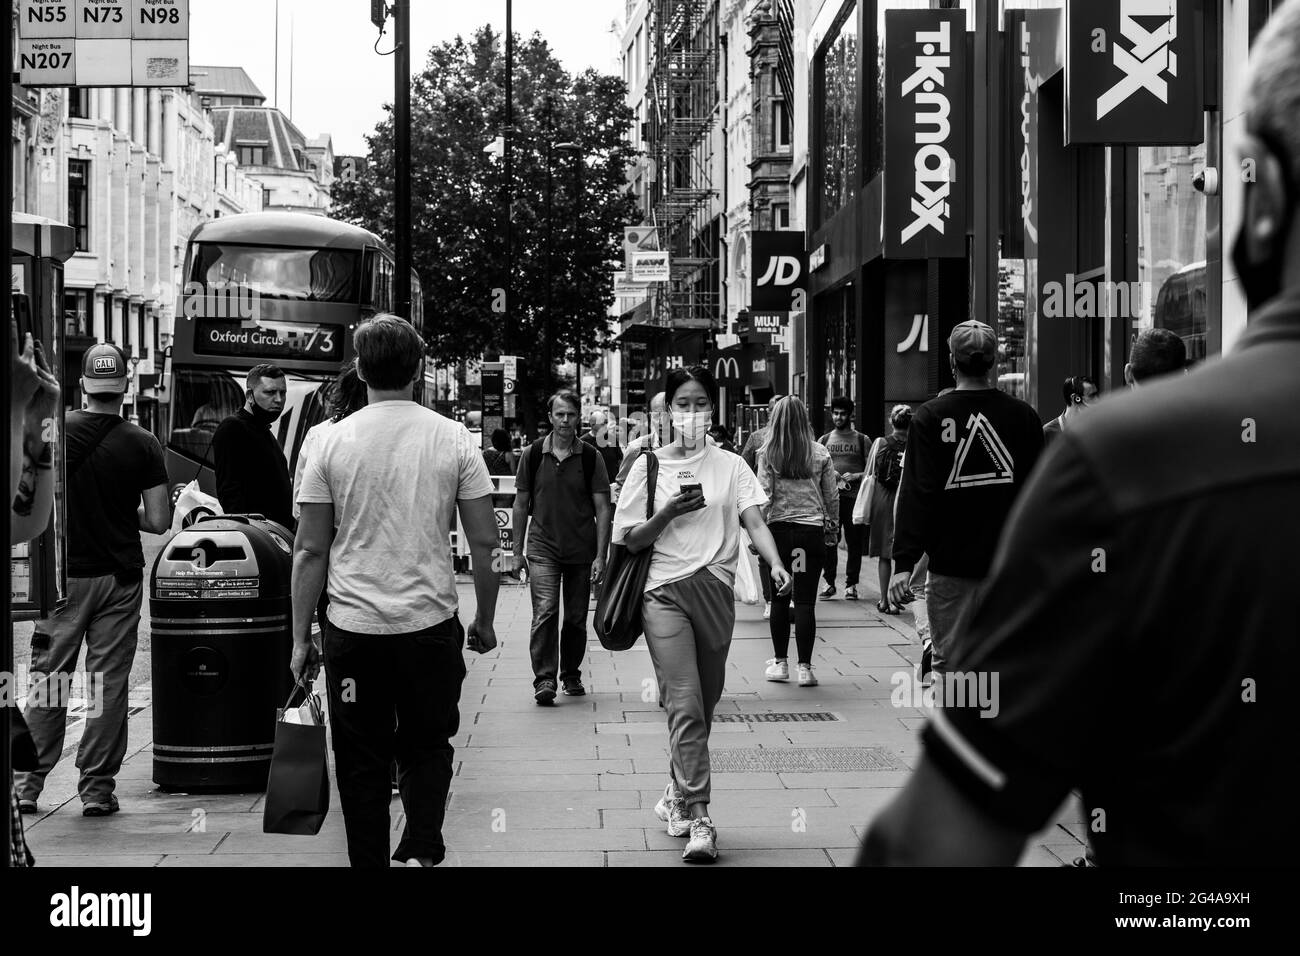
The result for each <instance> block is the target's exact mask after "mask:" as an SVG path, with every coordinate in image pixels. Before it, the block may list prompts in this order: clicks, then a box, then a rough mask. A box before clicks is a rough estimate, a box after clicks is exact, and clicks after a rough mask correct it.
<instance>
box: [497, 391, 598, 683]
mask: <svg viewBox="0 0 1300 956" xmlns="http://www.w3.org/2000/svg"><path fill="white" fill-rule="evenodd" d="M547 408H548V415H549V418H550V421H551V425H552V428H553V430H552V432H551V434H550V435H548V436H547V437H546V438H543V439H542V440H541V441H536V442H533V444H532V445H530V446H529V447H528V448H527V449H526V450H525V451H524V454H523V455H522V456H521V458H520V461H519V472H518V474H516V476H515V504H514V514H513V519H514V523H513V527H514V534H515V541H516V546H515V559H514V562H515V566H514V570H515V571H519V570H523V569H524V568H525V567H526V568H527V571H528V589H529V591H530V593H531V595H532V601H533V623H532V630H531V632H530V633H529V637H528V651H529V655H530V656H531V658H532V664H533V699H534V700H535V701H536V702H537V703H538V704H540V705H542V706H549V705H550V704H553V703H554V702H555V695H556V691H557V689H558V688H557V680H558V682H559V684H560V685H562V686H563V688H564V693H565V695H566V696H569V697H581V696H583V695H584V694H586V693H587V689H586V688H585V687H584V686H583V684H582V659H583V656H584V655H585V654H586V651H587V611H588V604H589V603H590V600H591V588H592V585H593V584H596V585H598V584H599V583H600V582H601V580H602V579H603V578H604V576H605V556H606V552H607V551H608V550H609V532H610V521H611V518H612V511H611V509H610V504H609V476H608V475H607V474H606V472H605V460H604V459H603V458H602V457H601V456H600V453H599V452H598V451H597V450H596V449H595V448H594V447H592V446H591V445H589V444H587V443H586V442H584V441H580V440H579V439H578V429H577V425H578V419H579V416H580V415H581V408H582V406H581V401H580V399H579V398H578V396H577V395H575V394H574V393H573V392H568V391H563V392H556V393H555V394H554V395H552V396H551V398H550V401H549V402H547ZM530 518H531V521H530ZM525 541H526V542H527V544H526V547H527V551H526V554H525V553H521V552H522V551H523V549H522V548H521V547H520V544H521V543H523V542H525ZM561 603H563V611H561ZM561 617H562V620H563V624H562V625H561V623H560V622H561Z"/></svg>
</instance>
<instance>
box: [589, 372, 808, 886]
mask: <svg viewBox="0 0 1300 956" xmlns="http://www.w3.org/2000/svg"><path fill="white" fill-rule="evenodd" d="M664 391H665V404H666V406H667V409H668V411H669V413H670V414H671V417H672V425H673V441H672V443H671V444H667V445H664V446H663V447H661V448H659V449H656V450H655V451H654V452H653V454H654V455H655V456H656V457H657V458H658V461H659V473H658V478H657V481H656V488H655V511H654V517H652V518H650V519H649V520H647V519H646V516H645V515H646V463H645V455H641V456H639V457H638V459H637V461H636V463H635V464H634V465H633V466H632V469H631V471H630V472H629V473H628V475H627V480H626V482H625V483H624V485H623V490H622V494H621V495H620V496H619V501H618V509H617V511H616V512H615V514H614V538H613V539H614V541H616V542H619V543H623V544H626V545H627V547H628V549H629V550H631V551H633V552H637V551H643V550H645V549H646V548H653V549H654V554H653V556H652V558H651V560H650V573H649V577H648V579H647V581H646V595H645V599H644V604H643V605H642V621H643V625H644V630H645V637H646V644H647V646H648V647H649V649H650V657H651V660H652V661H653V662H654V668H655V676H656V678H657V679H658V681H659V696H660V700H661V701H662V702H663V705H664V710H665V711H666V712H667V714H668V736H669V750H670V757H671V759H670V762H669V775H670V779H669V783H668V786H667V787H666V788H665V790H664V795H663V798H662V799H661V800H660V801H659V804H658V805H657V806H656V807H655V813H656V814H657V815H658V816H659V819H660V820H662V821H664V822H665V823H666V824H667V825H668V833H669V835H670V836H689V837H690V840H689V842H688V843H687V845H686V849H685V851H684V852H683V853H682V859H684V860H687V861H689V862H696V863H712V862H713V861H714V860H716V859H717V857H718V850H717V831H716V829H715V828H714V826H713V821H712V820H711V819H710V818H709V783H710V777H709V729H710V724H711V723H712V720H713V709H714V707H715V706H716V705H717V703H718V700H719V698H721V696H722V688H723V684H724V682H725V677H726V666H727V652H728V650H729V649H730V647H731V632H732V629H733V627H734V625H735V621H736V610H735V603H734V601H735V596H734V593H733V591H732V585H733V582H734V581H735V576H736V559H737V556H738V554H739V548H740V525H741V523H742V522H743V523H744V525H745V529H746V530H747V531H748V532H749V536H750V539H751V540H752V541H753V542H754V545H755V547H757V548H758V551H759V554H761V555H762V556H763V558H764V559H765V560H766V561H767V562H768V564H769V565H770V566H771V568H772V572H771V573H772V580H773V582H774V583H775V584H776V586H777V587H778V588H779V589H780V590H781V591H783V592H784V591H788V589H789V588H790V575H789V573H788V572H787V571H786V569H785V566H784V565H783V564H782V562H781V556H780V555H779V554H778V553H777V548H776V544H775V542H774V541H773V540H772V535H771V534H770V533H769V532H768V530H767V525H766V524H764V522H763V515H762V513H761V512H760V510H759V509H760V507H761V506H762V505H763V504H765V503H766V502H767V496H766V495H764V494H763V490H762V489H761V488H760V487H759V484H758V479H757V478H755V476H754V473H753V472H752V471H750V469H749V466H748V465H746V464H745V462H744V461H743V460H742V459H741V458H739V457H738V456H736V455H732V454H730V453H728V452H725V451H723V450H722V449H720V448H718V447H716V446H715V445H711V444H709V443H708V442H707V441H706V440H705V439H706V436H707V434H708V431H709V426H710V425H711V424H712V423H713V413H714V409H715V408H716V407H717V394H718V386H717V383H716V382H715V381H714V379H713V376H712V375H710V374H709V372H708V370H707V369H705V368H700V367H696V368H692V369H674V370H673V371H672V372H670V373H669V374H668V380H667V385H666V387H665V389H664Z"/></svg>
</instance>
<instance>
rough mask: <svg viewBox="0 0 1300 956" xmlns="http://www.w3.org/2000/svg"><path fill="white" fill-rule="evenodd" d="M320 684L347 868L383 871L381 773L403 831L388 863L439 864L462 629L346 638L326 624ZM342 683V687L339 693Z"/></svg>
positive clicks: (384, 794)
mask: <svg viewBox="0 0 1300 956" xmlns="http://www.w3.org/2000/svg"><path fill="white" fill-rule="evenodd" d="M324 633H325V678H326V683H327V685H328V687H329V708H330V709H329V720H330V730H331V736H332V737H333V740H334V762H335V769H336V773H337V776H338V786H339V802H340V803H341V804H342V805H343V824H344V827H345V829H346V830H347V837H348V859H349V860H350V861H351V863H352V865H353V866H388V865H389V864H388V833H389V830H390V829H391V822H390V820H389V816H388V807H389V804H390V803H391V801H392V789H391V781H390V779H389V768H390V765H391V763H392V761H393V760H394V758H396V760H397V768H398V775H397V777H398V788H399V789H400V790H401V794H402V807H403V809H404V810H405V811H406V827H405V829H404V830H403V831H402V839H401V842H400V843H398V845H397V852H396V853H394V854H393V857H392V858H393V859H394V860H398V861H401V862H405V861H406V860H409V859H411V858H412V857H431V858H432V859H433V861H434V863H435V864H437V863H441V862H442V860H443V858H444V857H445V856H446V855H447V848H446V845H445V844H444V843H443V840H442V821H443V814H444V810H445V808H446V805H447V791H448V789H449V788H450V786H451V775H452V756H453V754H454V753H455V751H454V749H453V748H452V746H451V738H452V737H454V736H456V731H457V730H458V729H459V727H460V710H459V709H458V706H457V705H458V704H459V703H460V687H461V683H462V682H463V681H464V680H465V658H464V656H463V652H462V648H463V647H464V645H465V629H464V628H463V627H462V626H461V623H460V620H459V619H457V618H455V617H452V618H450V619H448V620H446V621H443V622H442V623H441V624H438V625H436V626H434V627H431V628H427V629H426V630H423V631H416V632H414V633H411V634H354V633H352V632H350V631H344V630H342V629H340V628H337V627H335V626H334V624H333V623H331V622H329V621H326V622H325V625H324ZM345 684H347V686H346V687H345V686H344V685H345Z"/></svg>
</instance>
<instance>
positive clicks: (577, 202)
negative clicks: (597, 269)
mask: <svg viewBox="0 0 1300 956" xmlns="http://www.w3.org/2000/svg"><path fill="white" fill-rule="evenodd" d="M552 148H553V149H554V151H555V152H557V153H564V154H566V155H570V156H573V157H574V158H575V162H577V163H578V164H579V166H580V165H581V162H582V147H581V146H579V145H578V144H577V143H568V142H565V143H556V144H555V145H554V146H553V147H552ZM546 177H547V179H546V181H547V183H548V186H547V188H548V190H549V188H550V186H549V183H550V181H551V162H550V159H549V158H548V159H547V163H546ZM576 181H577V177H576V176H575V183H576ZM573 205H574V220H573V238H574V244H573V263H572V265H573V269H574V289H575V291H577V276H578V272H577V268H578V258H579V255H580V250H579V249H578V243H577V239H578V219H577V217H578V210H579V209H580V208H581V206H582V196H581V194H580V193H578V192H576V191H575V192H574V196H573ZM550 215H551V213H550V206H549V202H548V205H547V232H548V234H549V232H550V225H549V223H550ZM547 255H548V257H549V252H548V253H547ZM548 262H549V259H548ZM550 284H551V280H550V268H549V266H548V268H547V280H546V285H547V294H548V295H549V294H550ZM549 314H550V313H549V311H548V313H547V315H548V317H549ZM575 335H581V332H580V331H578V332H575ZM546 347H547V349H548V350H549V349H550V348H551V347H552V346H551V344H550V329H549V328H548V329H547V344H546ZM573 361H574V364H575V366H576V368H577V373H576V374H575V375H574V386H573V391H574V394H576V395H578V396H579V397H580V398H581V396H582V358H581V357H580V355H579V353H578V351H577V349H575V350H574V353H573Z"/></svg>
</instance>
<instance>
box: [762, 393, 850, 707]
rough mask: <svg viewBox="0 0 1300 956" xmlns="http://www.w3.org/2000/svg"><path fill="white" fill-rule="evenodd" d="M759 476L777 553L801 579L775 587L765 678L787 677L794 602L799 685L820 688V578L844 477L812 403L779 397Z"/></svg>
mask: <svg viewBox="0 0 1300 956" xmlns="http://www.w3.org/2000/svg"><path fill="white" fill-rule="evenodd" d="M757 464H758V480H759V485H760V486H761V487H762V489H763V493H764V494H765V495H767V498H768V503H767V504H766V505H765V506H764V508H763V511H764V512H765V518H766V520H767V529H768V531H770V532H771V533H772V540H773V541H775V542H776V550H777V554H778V555H780V557H781V564H782V565H784V566H785V568H787V569H788V571H789V572H790V575H791V577H792V578H793V579H794V585H793V587H792V589H791V591H789V592H786V593H781V591H780V589H778V588H772V617H771V619H770V621H769V625H768V626H769V628H770V630H771V634H772V660H770V661H768V662H767V671H766V672H765V674H764V676H765V677H766V678H767V679H768V680H770V681H788V680H789V679H790V664H789V660H788V651H789V648H790V624H791V621H790V602H791V600H793V601H794V622H793V623H794V632H795V648H796V650H797V651H798V654H799V659H798V661H797V665H798V669H797V677H798V681H799V686H800V687H815V686H817V676H816V674H814V672H813V666H812V652H813V645H814V644H815V643H816V640H817V613H816V612H817V580H818V578H820V576H821V565H822V559H823V556H824V555H825V553H826V543H827V542H828V541H831V540H836V539H838V538H839V528H838V525H839V521H840V495H839V488H838V485H839V476H838V475H837V474H836V472H835V465H834V464H833V463H832V461H831V455H830V452H829V451H827V450H826V448H825V446H824V445H821V444H819V443H817V442H815V441H814V440H813V431H812V425H810V424H809V422H808V409H807V408H806V407H805V406H804V403H803V402H801V401H800V400H799V399H797V398H795V397H793V396H787V397H785V398H783V399H781V400H780V401H779V402H777V403H776V408H775V409H773V411H772V418H771V421H770V422H769V424H768V434H767V441H766V442H764V443H763V447H762V448H760V449H759V451H758V458H757Z"/></svg>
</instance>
